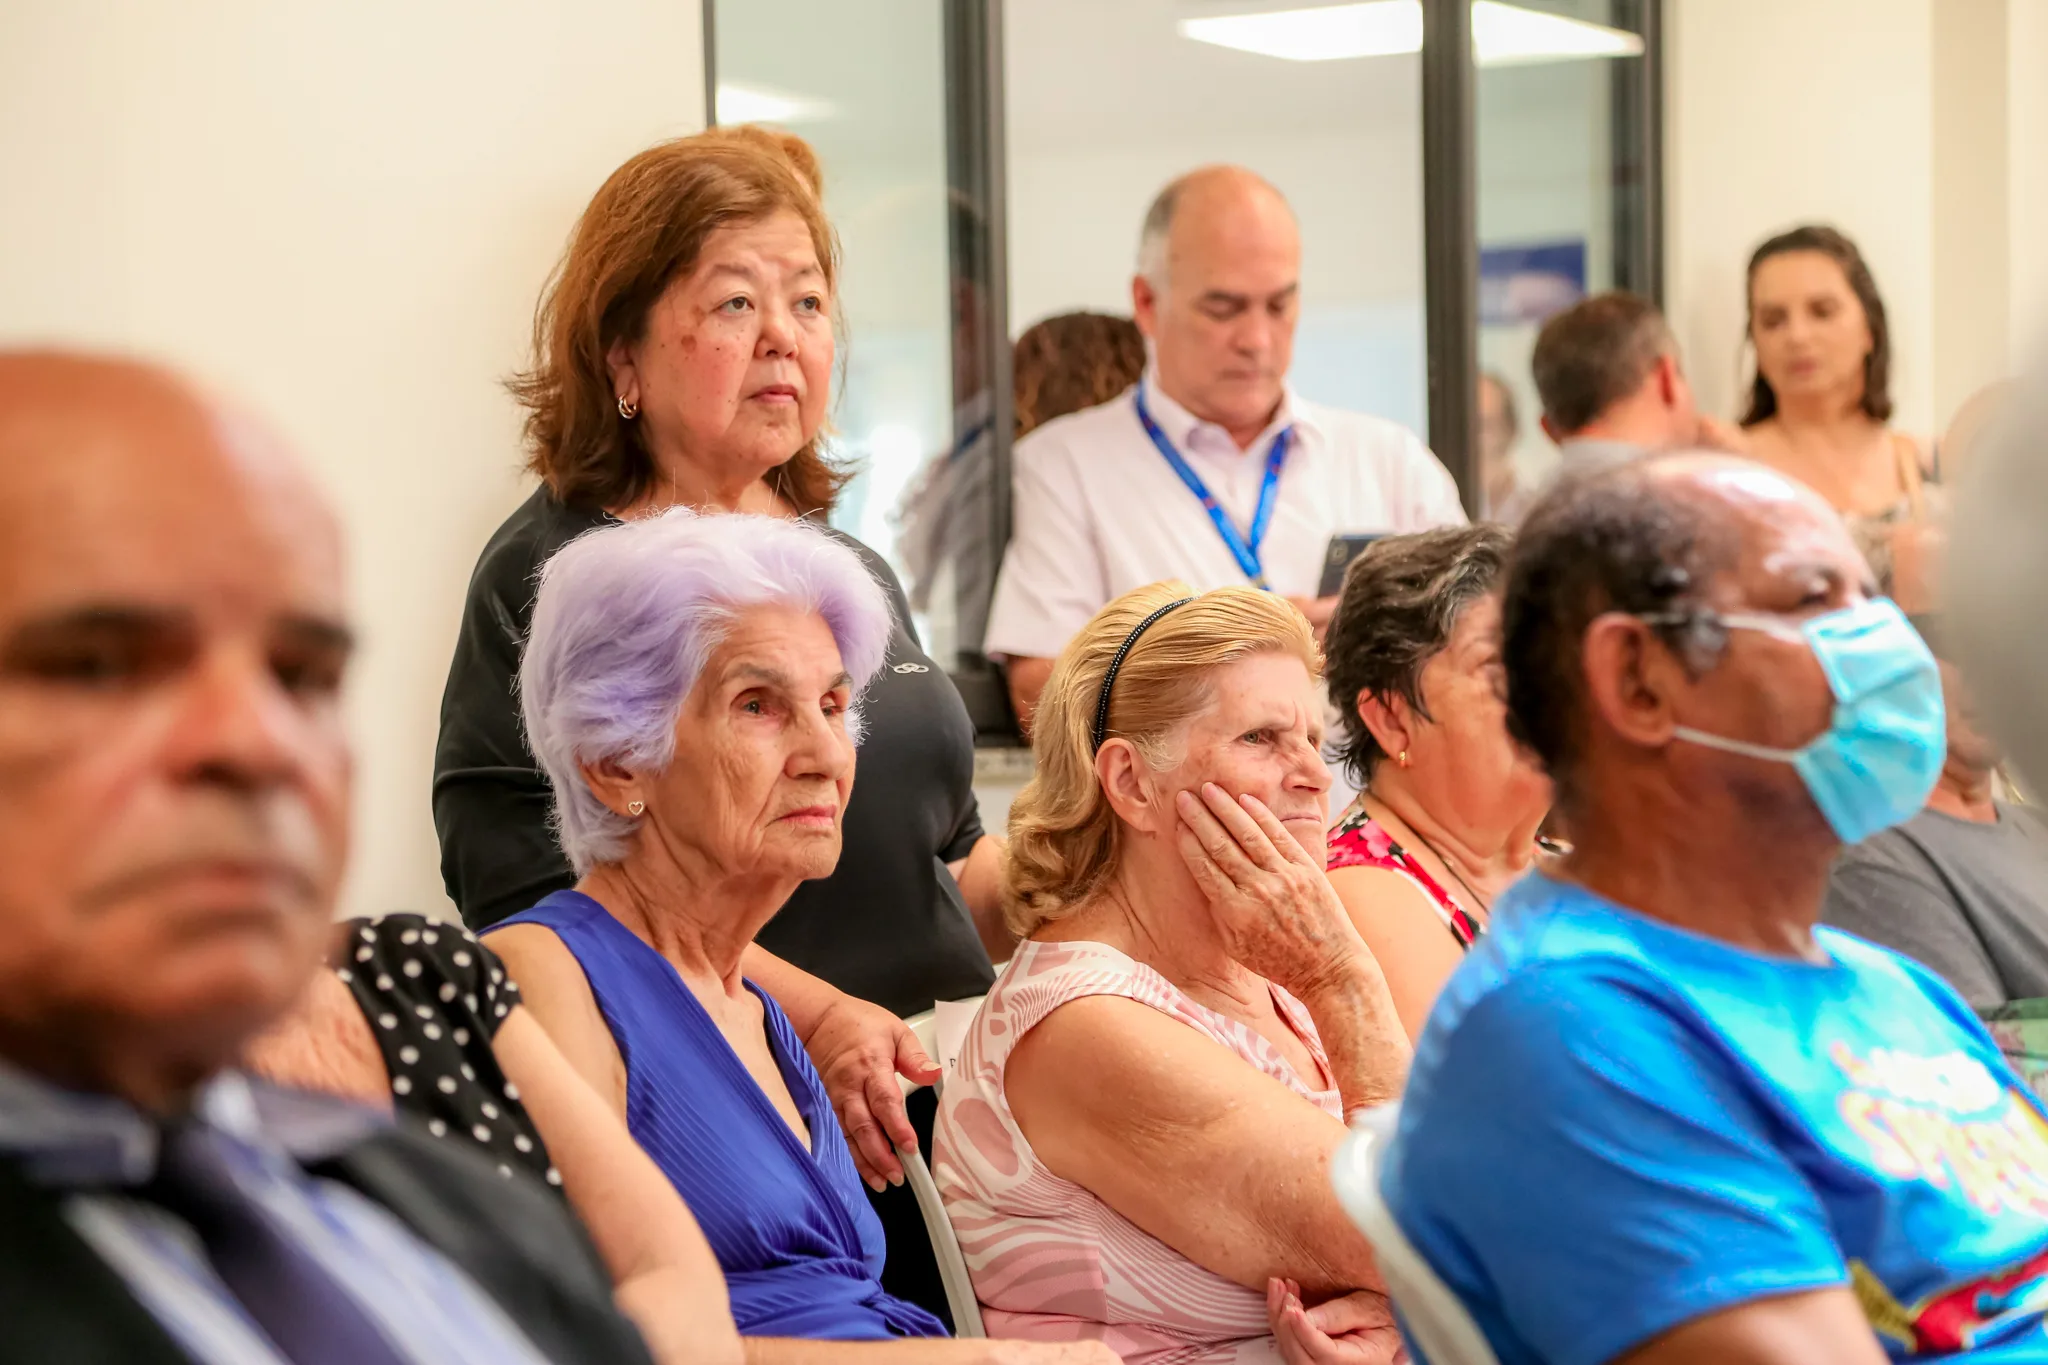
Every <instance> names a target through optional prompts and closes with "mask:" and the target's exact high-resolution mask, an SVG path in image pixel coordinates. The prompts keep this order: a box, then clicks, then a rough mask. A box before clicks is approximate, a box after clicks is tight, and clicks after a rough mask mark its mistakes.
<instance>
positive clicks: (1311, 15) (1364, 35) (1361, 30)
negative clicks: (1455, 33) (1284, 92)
mask: <svg viewBox="0 0 2048 1365" xmlns="http://www.w3.org/2000/svg"><path fill="white" fill-rule="evenodd" d="M1180 31H1181V36H1182V37H1184V38H1193V39H1194V40H1195V41H1196V42H1198V43H1214V44H1215V45H1216V46H1218V47H1234V48H1236V49H1237V50H1238V51H1240V52H1256V53H1258V54H1259V55H1260V56H1263V57H1280V58H1284V59H1285V60H1287V61H1290V62H1331V61H1342V60H1344V59H1345V58H1347V57H1391V56H1394V55H1396V54H1398V53H1402V52H1420V51H1422V0H1367V3H1365V4H1358V5H1327V6H1324V7H1322V8H1320V9H1283V10H1273V11H1271V12H1269V13H1265V14H1226V15H1219V16H1218V17H1216V18H1213V19H1183V20H1181V21H1180Z"/></svg>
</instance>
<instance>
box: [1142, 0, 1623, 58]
mask: <svg viewBox="0 0 2048 1365" xmlns="http://www.w3.org/2000/svg"><path fill="white" fill-rule="evenodd" d="M1179 27H1180V32H1181V36H1182V37H1186V38H1192V39H1194V40H1195V41H1196V42H1198V43H1213V44H1215V45H1216V46H1218V47H1230V48H1236V49H1237V50H1238V51H1240V52H1256V53H1258V54H1259V55H1261V56H1265V57H1279V58H1282V59H1284V60H1286V61H1290V62H1331V61H1344V60H1346V59H1349V58H1353V57H1391V56H1398V55H1401V54H1404V53H1410V52H1420V51H1421V50H1422V0H1364V2H1363V3H1360V4H1350V5H1321V6H1317V7H1316V8H1313V9H1286V10H1269V11H1266V12H1264V13H1259V14H1227V15H1218V16H1215V17H1212V18H1205V19H1183V20H1181V21H1180V25H1179ZM1472 50H1473V55H1474V57H1475V59H1476V60H1477V61H1478V63H1479V65H1481V66H1521V65H1527V64H1530V63H1534V62H1557V61H1570V60H1574V59H1577V58H1585V57H1637V56H1641V55H1642V51H1643V40H1642V38H1641V37H1639V36H1638V35H1636V34H1633V33H1625V32H1623V31H1622V30H1620V29H1617V28H1609V27H1607V26H1606V25H1604V24H1593V23H1588V22H1587V21H1585V20H1584V19H1570V18H1566V17H1565V16H1564V15H1561V14H1545V13H1543V12H1541V11H1539V10H1532V9H1524V8H1523V7H1522V6H1520V5H1509V4H1503V3H1501V2H1500V0H1474V3H1473V5H1472Z"/></svg>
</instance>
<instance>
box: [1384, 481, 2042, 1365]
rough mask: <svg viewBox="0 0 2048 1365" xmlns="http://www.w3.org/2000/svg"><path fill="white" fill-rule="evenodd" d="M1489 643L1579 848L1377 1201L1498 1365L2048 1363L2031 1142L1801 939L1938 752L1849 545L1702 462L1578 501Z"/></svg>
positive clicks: (1763, 491) (1891, 995) (1912, 999)
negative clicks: (1847, 863) (1841, 856)
mask: <svg viewBox="0 0 2048 1365" xmlns="http://www.w3.org/2000/svg"><path fill="white" fill-rule="evenodd" d="M1502 632H1503V661H1504V665H1505V668H1506V672H1507V677H1508V683H1507V687H1508V709H1509V724H1510V726H1511V728H1512V729H1513V730H1514V732H1515V733H1516V735H1517V737H1518V738H1519V739H1521V740H1522V741H1523V742H1524V743H1526V744H1528V745H1529V746H1530V748H1531V749H1532V750H1534V751H1535V753H1536V754H1537V755H1538V756H1539V757H1540V758H1541V759H1542V761H1543V763H1544V765H1545V766H1546V768H1547V769H1548V770H1549V772H1550V775H1551V778H1552V780H1553V781H1554V782H1555V784H1556V788H1557V799H1558V804H1559V806H1560V808H1561V809H1563V811H1564V812H1565V814H1566V817H1567V819H1568V821H1569V824H1570V828H1571V831H1572V835H1573V838H1574V840H1575V846H1574V849H1573V851H1572V853H1571V854H1570V855H1569V856H1568V857H1566V858H1565V859H1564V860H1562V862H1561V863H1560V864H1559V865H1558V866H1557V867H1556V868H1554V869H1551V870H1548V871H1545V872H1535V873H1531V874H1530V875H1529V876H1528V877H1526V878H1524V879H1523V880H1522V881H1521V882H1520V883H1518V884H1517V885H1516V886H1515V887H1514V888H1513V889H1512V890H1511V891H1510V892H1509V893H1508V894H1507V895H1506V896H1504V897H1503V898H1502V899H1501V900H1500V901H1499V902H1497V903H1496V905H1495V907H1494V915H1493V921H1492V926H1491V930H1490V932H1489V933H1488V934H1487V936H1486V937H1485V939H1484V940H1483V941H1482V942H1481V943H1480V945H1479V946H1478V947H1477V948H1475V949H1474V950H1473V952H1472V954H1471V955H1470V956H1469V957H1468V958H1467V959H1466V961H1465V963H1464V966H1463V967H1462V969H1461V970H1460V971H1459V972H1458V974H1457V975H1456V976H1454V977H1453V978H1452V980H1451V982H1450V984H1449V986H1448V987H1447V988H1446V989H1445V991H1444V994H1443V996H1442V997H1441V998H1440V999H1439V1000H1438V1002H1437V1005H1436V1008H1435V1011H1434V1013H1433V1014H1432V1015H1431V1018H1430V1021H1429V1024H1428V1026H1427V1028H1426V1029H1425V1031H1424V1033H1423V1036H1422V1038H1421V1040H1420V1041H1419V1043H1418V1044H1417V1047H1416V1061H1415V1068H1414V1071H1413V1074H1412V1076H1411V1079H1410V1081H1409V1086H1408V1091H1407V1099H1406V1103H1405V1106H1404V1111H1403V1113H1402V1116H1401V1123H1400V1129H1399V1133H1398V1136H1397V1138H1396V1139H1395V1143H1394V1146H1393V1149H1392V1151H1391V1152H1390V1153H1389V1154H1388V1159H1387V1162H1386V1167H1385V1171H1384V1179H1383V1182H1382V1186H1383V1190H1384V1192H1385V1194H1386V1197H1387V1200H1388V1203H1389V1205H1390V1206H1391V1208H1392V1210H1393V1213H1394V1215H1395V1217H1396V1219H1397V1220H1398V1221H1399V1223H1400V1225H1401V1226H1402V1228H1403V1229H1404V1230H1405V1231H1406V1233H1407V1234H1408V1237H1409V1239H1410V1240H1411V1241H1412V1242H1413V1243H1414V1244H1415V1245H1416V1246H1417V1247H1418V1248H1419V1249H1420V1250H1421V1252H1422V1254H1423V1255H1424V1257H1425V1258H1426V1259H1427V1260H1428V1261H1429V1262H1430V1263H1431V1265H1432V1266H1434V1268H1435V1269H1436V1271H1437V1273H1438V1274H1439V1275H1440V1276H1441V1277H1442V1278H1443V1279H1444V1281H1445V1282H1446V1283H1447V1284H1448V1285H1449V1286H1450V1288H1451V1289H1452V1290H1453V1292H1455V1293H1456V1294H1457V1295H1458V1296H1459V1297H1460V1298H1461V1299H1462V1300H1463V1301H1464V1303H1465V1304H1466V1305H1467V1307H1468V1308H1469V1309H1470V1310H1471V1312H1472V1315H1473V1317H1474V1319H1475V1321H1476V1322H1477V1323H1478V1325H1479V1326H1480V1328H1481V1330H1482V1331H1484V1333H1485V1334H1486V1336H1487V1337H1488V1339H1489V1340H1490V1341H1491V1343H1492V1345H1493V1349H1494V1351H1495V1353H1496V1354H1497V1355H1498V1356H1499V1358H1500V1360H1501V1361H1502V1362H1503V1365H1523V1363H1524V1362H1534V1361H1543V1362H1548V1363H1550V1365H1600V1363H1601V1362H1605V1361H1612V1360H1626V1361H1628V1362H1630V1363H1631V1365H1638V1363H1640V1365H1680V1363H1681V1362H1699V1361H1717V1362H1719V1361H1741V1362H1744V1363H1745V1365H1809V1363H1810V1362H1828V1365H1882V1362H1884V1361H1886V1360H1887V1359H1890V1360H1923V1359H1932V1358H1937V1357H1938V1358H1939V1359H1941V1360H1943V1361H1950V1362H1958V1361H1960V1362H1980V1363H1981V1365H1990V1363H1991V1362H1993V1361H1996V1362H2000V1365H2004V1362H2017V1361H2043V1360H2048V1335H2044V1330H2043V1322H2042V1314H2043V1307H2044V1305H2043V1302H2042V1299H2043V1295H2042V1294H2041V1293H2040V1292H2039V1290H2040V1287H2041V1286H2042V1284H2043V1283H2044V1277H2048V1125H2044V1123H2043V1120H2042V1117H2041V1114H2040V1111H2039V1110H2038V1109H2037V1108H2036V1107H2035V1105H2034V1103H2033V1101H2032V1100H2031V1099H2030V1098H2028V1097H2027V1096H2026V1095H2025V1093H2024V1087H2023V1086H2022V1084H2021V1082H2020V1081H2019V1079H2018V1078H2017V1077H2016V1076H2015V1075H2014V1074H2013V1072H2012V1071H2011V1070H2010V1069H2009V1068H2008V1067H2007V1065H2006V1063H2005V1061H2004V1059H2003V1057H2002V1056H2001V1055H2000V1052H1999V1049H1998V1047H1997V1045H1996V1044H1995V1043H1994V1042H1993V1041H1992V1039H1991V1037H1990V1035H1989V1034H1987V1033H1986V1032H1985V1030H1984V1028H1983V1026H1982V1025H1981V1024H1980V1023H1979V1022H1978V1020H1977V1018H1976V1016H1975V1015H1974V1014H1973V1013H1972V1012H1971V1011H1970V1009H1969V1008H1968V1007H1967V1006H1966V1005H1965V1004H1964V1003H1963V1002H1962V1001H1961V1000H1960V999H1958V998H1957V996H1956V995H1955V993H1954V992H1953V991H1952V990H1950V989H1949V988H1948V987H1947V986H1946V985H1945V984H1943V983H1942V982H1941V981H1940V980H1939V979H1938V978H1937V977H1936V976H1935V975H1934V974H1933V973H1932V972H1930V971H1928V970H1927V969H1925V968H1923V967H1921V966H1919V965H1917V964H1915V963H1913V962H1910V961H1908V960H1907V959H1905V958H1902V957H1900V956H1898V955H1896V954H1894V953H1892V952H1890V951H1888V950H1886V949H1883V948H1878V947H1875V946H1873V945H1871V944H1868V943H1865V942H1863V941H1862V940H1860V939H1855V938H1852V937H1850V936H1848V935H1846V934H1842V933H1838V932H1836V931H1834V930H1831V929H1826V928H1819V927H1817V921H1818V920H1819V918H1820V914H1821V907H1822V903H1823V900H1824V898H1825V896H1826V892H1827V885H1828V872H1829V866H1830V864H1831V863H1832V862H1833V860H1834V859H1835V857H1836V855H1837V854H1838V853H1839V852H1840V851H1841V850H1842V848H1843V847H1844V846H1845V845H1854V844H1857V843H1859V842H1861V841H1862V840H1865V839H1867V838H1870V837H1871V836H1873V835H1875V834H1877V833H1879V832H1880V831H1882V830H1884V829H1887V828H1889V827H1891V826H1894V825H1896V824H1898V823H1900V822H1901V821H1904V820H1905V819H1907V818H1908V817H1910V816H1911V815H1912V814H1913V813H1914V812H1915V811H1917V810H1919V809H1920V807H1921V805H1922V803H1923V802H1924V801H1925V800H1926V798H1927V794H1928V792H1929V790H1930V789H1931V788H1932V787H1933V786H1934V782H1935V778H1936V776H1937V774H1938V773H1939V772H1940V769H1941V765H1942V756H1943V751H1944V734H1943V707H1942V695H1941V683H1940V677H1939V673H1938V671H1937V668H1936V665H1935V661H1934V659H1933V657H1932V656H1931V655H1930V654H1929V653H1928V651H1927V648H1926V646H1925V645H1924V644H1923V643H1922V642H1921V640H1920V637H1919V636H1918V635H1917V634H1915V633H1914V631H1913V629H1912V627H1911V626H1910V625H1909V624H1908V623H1907V621H1906V619H1905V617H1904V616H1903V615H1902V614H1901V613H1900V612H1899V610H1898V608H1897V607H1896V606H1895V605H1893V604H1892V603H1891V602H1890V601H1888V600H1886V599H1883V598H1880V597H1877V596H1875V586H1874V584H1873V583H1872V582H1871V581H1870V573H1869V569H1868V567H1867V566H1866V565H1865V563H1864V562H1863V560H1862V558H1861V556H1860V555H1859V554H1858V553H1857V551H1856V547H1855V546H1854V544H1853V543H1852V542H1851V541H1850V539H1849V536H1848V534H1847V533H1846V532H1845V531H1844V529H1843V528H1842V524H1841V521H1840V519H1839V518H1838V517H1837V516H1836V515H1835V514H1834V513H1833V512H1832V511H1831V510H1830V509H1829V507H1828V506H1827V505H1826V504H1825V503H1824V502H1823V501H1821V499H1820V498H1819V496H1818V495H1816V494H1814V493H1813V492H1811V491H1810V490H1807V489H1805V488H1803V487H1801V486H1799V485H1796V484H1794V483H1793V482H1791V481H1790V480H1788V479H1786V478H1784V477H1782V476H1781V475H1778V474H1776V473H1773V472H1771V471H1769V470H1766V469H1764V468H1763V467H1761V466H1759V465H1755V464H1751V463H1749V462H1746V461H1742V460H1736V459H1730V458H1725V457H1719V456H1710V455H1676V456H1660V457H1651V458H1649V459H1646V460H1642V461H1638V462H1635V463H1631V464H1627V465H1622V466H1616V467H1612V468H1608V469H1604V470H1600V471H1598V472H1595V473H1591V474H1588V475H1585V476H1582V477H1580V478H1576V479H1571V480H1567V481H1566V482H1564V483H1562V484H1560V485H1559V486H1558V487H1557V488H1555V489H1553V490H1552V492H1551V493H1550V494H1549V495H1548V496H1547V497H1545V498H1544V499H1543V500H1542V501H1541V502H1540V503H1539V504H1538V505H1537V506H1536V508H1535V509H1534V510H1533V511H1532V512H1531V514H1530V517H1529V520H1528V521H1527V522H1526V523H1524V526H1523V529H1522V532H1521V537H1520V540H1519V541H1518V543H1517V546H1516V550H1515V555H1514V559H1513V561H1512V563H1511V565H1510V568H1509V578H1508V585H1507V589H1506V600H1505V605H1504V607H1503V624H1502Z"/></svg>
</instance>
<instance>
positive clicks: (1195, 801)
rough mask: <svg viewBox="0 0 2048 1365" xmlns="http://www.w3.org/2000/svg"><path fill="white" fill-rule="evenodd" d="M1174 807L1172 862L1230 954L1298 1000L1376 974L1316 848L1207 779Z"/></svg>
mask: <svg viewBox="0 0 2048 1365" xmlns="http://www.w3.org/2000/svg"><path fill="white" fill-rule="evenodd" d="M1175 803H1176V811H1177V813H1178V814H1179V816H1180V828H1179V831H1178V833H1179V844H1180V856H1181V858H1182V860H1183V861H1185V862H1186V863H1187V866H1188V871H1189V872H1191V873H1192V874H1194V878H1195V884H1196V885H1197V886H1199V887H1200V888H1201V889H1202V894H1203V895H1204V896H1206V897H1207V898H1208V900H1209V909H1210V913H1211V915H1212V916H1213V917H1214V919H1215V923H1216V927H1217V930H1218V931H1219V932H1220V933H1221V934H1222V936H1223V942H1224V946H1225V947H1226V948H1227V949H1228V950H1229V952H1230V955H1231V956H1232V957H1234V958H1236V959H1237V960H1238V961H1239V962H1241V963H1243V964H1244V965H1245V966H1246V967H1249V968H1250V969H1251V970H1253V971H1255V972H1257V973H1258V974H1259V975H1261V976H1263V977H1265V978H1266V979H1267V980H1268V981H1273V982H1276V983H1278V984H1279V985H1281V986H1284V987H1286V988H1287V989H1288V990H1290V991H1292V992H1293V993H1294V994H1295V995H1297V996H1300V997H1302V998H1303V999H1307V998H1308V997H1309V996H1311V995H1314V994H1315V993H1316V992H1317V991H1318V990H1321V989H1324V988H1327V987H1330V986H1335V985H1339V984H1343V983H1346V982H1348V981H1350V980H1352V979H1353V978H1355V977H1356V976H1357V975H1358V974H1359V973H1360V972H1361V971H1367V970H1376V968H1375V967H1374V966H1373V963H1372V955H1371V954H1370V953H1368V952H1367V951H1366V947H1365V944H1364V942H1363V940H1361V939H1360V938H1359V937H1358V931H1357V929H1355V928H1354V927H1352V924H1351V918H1350V916H1348V915H1346V914H1345V913H1344V904H1343V902H1342V901H1340V900H1338V899H1337V892H1336V890H1335V888H1333V887H1332V886H1331V885H1330V879H1329V877H1327V876H1326V875H1324V872H1323V858H1322V857H1321V855H1320V850H1318V852H1317V853H1315V854H1311V853H1310V852H1309V851H1308V850H1306V849H1304V848H1303V847H1302V846H1301V844H1300V843H1299V842H1298V841H1297V840H1296V839H1295V837H1294V836H1293V835H1292V834H1290V833H1288V832H1287V827H1286V826H1285V825H1283V824H1281V823H1280V821H1279V820H1278V819H1277V818H1275V817H1274V815H1273V812H1272V811H1270V810H1268V809H1266V806H1265V804H1264V803H1263V802H1261V801H1260V800H1259V799H1258V798H1257V797H1254V796H1245V797H1242V798H1240V799H1236V800H1233V799H1232V798H1231V796H1230V794H1229V793H1227V792H1225V791H1224V790H1223V789H1222V788H1221V787H1219V786H1217V785H1216V784H1215V783H1213V782H1205V783H1203V784H1202V790H1201V793H1200V795H1199V796H1198V795H1197V794H1196V793H1194V792H1185V791H1184V792H1181V793H1180V794H1179V795H1178V796H1177V797H1176V798H1175Z"/></svg>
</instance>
